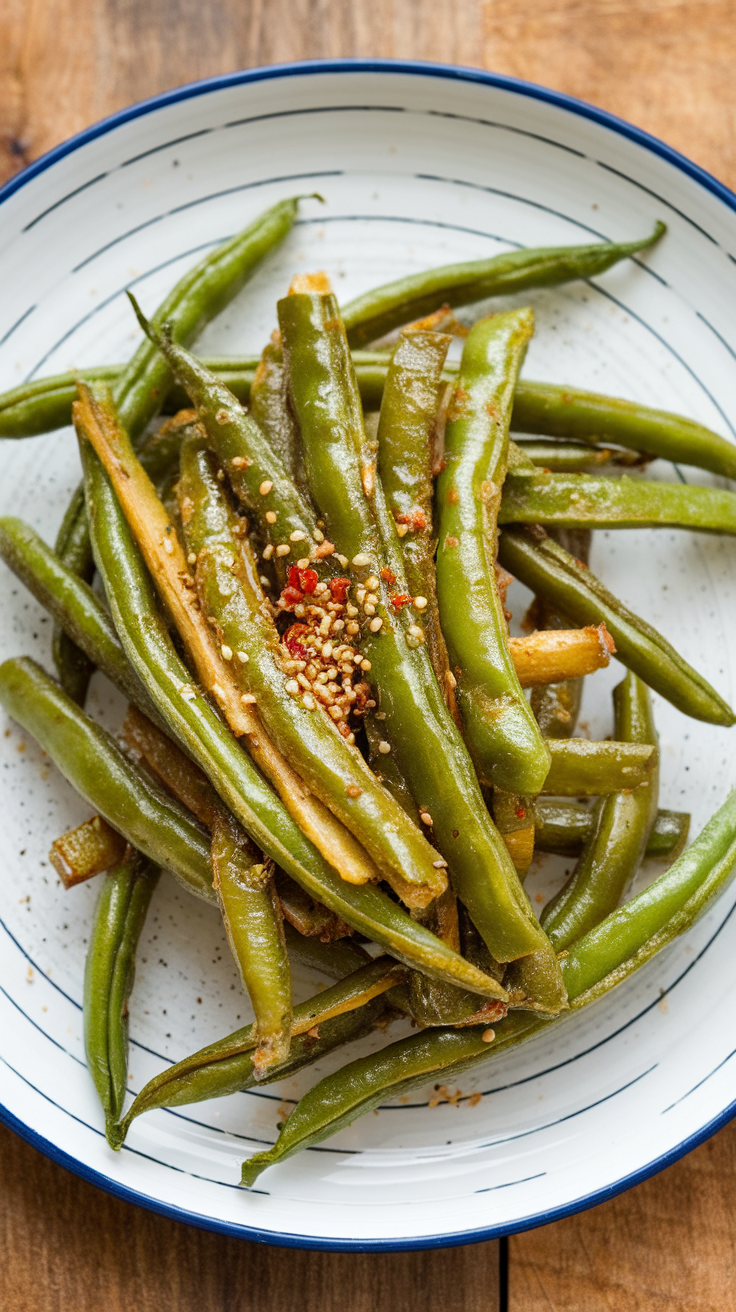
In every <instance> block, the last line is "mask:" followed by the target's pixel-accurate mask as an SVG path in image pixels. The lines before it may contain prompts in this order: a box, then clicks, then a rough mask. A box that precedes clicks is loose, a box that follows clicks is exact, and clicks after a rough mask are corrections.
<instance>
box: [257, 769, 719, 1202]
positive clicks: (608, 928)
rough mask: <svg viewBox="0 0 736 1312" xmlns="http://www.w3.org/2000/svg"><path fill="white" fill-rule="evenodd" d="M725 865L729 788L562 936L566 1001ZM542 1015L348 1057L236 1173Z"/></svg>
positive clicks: (709, 895) (621, 963)
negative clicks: (629, 894)
mask: <svg viewBox="0 0 736 1312" xmlns="http://www.w3.org/2000/svg"><path fill="white" fill-rule="evenodd" d="M735 868H736V790H734V791H733V792H731V793H730V795H729V797H728V798H727V800H726V802H725V803H724V805H723V806H722V807H721V808H720V810H719V811H718V812H717V813H716V815H715V816H714V817H713V818H712V820H710V821H709V823H708V824H707V825H706V827H705V829H704V830H703V831H702V833H701V834H700V836H699V838H697V839H696V841H695V843H693V844H692V846H691V847H690V848H688V850H687V851H686V852H684V853H683V855H682V856H681V857H680V858H679V859H678V861H677V862H676V863H675V864H674V865H673V866H672V867H671V868H670V870H668V871H667V872H666V874H664V875H662V876H660V878H659V879H658V880H656V881H655V883H654V884H651V885H650V887H649V888H648V889H646V890H645V891H644V893H641V894H639V896H638V897H636V898H633V899H632V900H631V901H630V902H628V903H627V904H626V905H625V906H624V907H621V908H620V909H619V910H618V911H615V912H614V913H613V914H612V915H610V916H608V917H607V918H606V919H605V920H604V921H603V922H602V923H601V924H600V925H599V926H597V928H596V929H594V930H592V931H591V932H590V933H589V934H586V935H585V936H584V937H583V938H582V939H580V940H579V942H578V943H576V944H573V945H572V947H571V948H570V950H569V952H568V955H567V956H566V957H565V958H563V961H562V971H563V975H564V978H565V982H566V984H567V987H568V991H569V996H570V1001H571V1005H572V1006H573V1007H575V1008H580V1007H583V1006H586V1005H587V1004H588V1003H590V1002H592V1001H594V1000H595V999H596V998H598V997H601V996H602V995H603V994H605V993H606V992H608V991H609V990H610V989H611V988H613V987H615V985H616V984H618V983H620V982H621V980H622V979H624V978H625V977H626V976H627V975H628V974H631V973H632V972H633V971H634V970H636V969H637V968H638V967H639V966H640V965H642V964H643V963H644V962H645V961H647V960H649V958H650V957H651V956H652V955H653V954H654V953H655V952H657V951H659V950H660V948H662V947H664V946H665V945H666V944H667V943H670V942H672V940H673V939H674V938H676V937H677V936H678V935H679V934H682V933H684V932H685V931H686V930H687V929H689V928H690V926H691V925H692V924H693V923H694V922H695V920H696V919H697V918H698V917H699V916H700V915H702V914H703V913H704V912H705V911H706V910H707V909H708V908H709V907H710V906H711V905H712V904H713V902H714V900H715V899H716V897H718V896H719V895H720V894H721V893H722V892H723V891H724V889H725V888H726V887H727V885H728V883H729V882H730V880H731V879H732V878H733V874H734V869H735ZM550 1024H554V1021H550V1020H549V1019H542V1018H541V1017H538V1016H533V1015H531V1014H528V1013H518V1012H517V1013H513V1014H510V1015H508V1016H507V1017H506V1018H505V1019H504V1020H502V1021H500V1022H499V1023H498V1024H497V1025H496V1026H495V1027H494V1030H485V1029H483V1028H482V1027H479V1028H473V1029H468V1030H462V1029H461V1030H453V1029H438V1030H429V1031H425V1032H424V1033H422V1034H419V1035H411V1036H410V1037H409V1038H406V1039H399V1041H398V1042H396V1043H392V1044H390V1045H389V1047H387V1048H384V1049H382V1050H381V1051H380V1052H378V1053H375V1054H371V1055H370V1056H368V1057H362V1058H359V1059H358V1060H357V1061H353V1062H350V1063H349V1065H347V1066H344V1067H343V1068H342V1069H341V1070H339V1071H336V1072H335V1073H334V1074H333V1075H328V1076H326V1077H325V1078H324V1079H323V1080H320V1081H319V1083H318V1084H316V1085H315V1086H314V1087H313V1088H312V1089H310V1090H309V1092H308V1093H306V1094H305V1095H304V1097H303V1098H302V1099H301V1101H300V1102H299V1103H298V1104H297V1106H296V1107H295V1108H294V1110H293V1112H292V1113H291V1115H290V1116H289V1118H288V1120H287V1121H286V1124H285V1125H284V1126H283V1128H282V1130H281V1132H280V1134H279V1137H278V1139H277V1141H276V1143H275V1144H274V1146H273V1148H270V1149H269V1150H268V1151H266V1152H262V1153H256V1154H255V1155H254V1156H252V1157H250V1158H248V1160H247V1161H246V1162H245V1163H244V1165H243V1171H242V1183H243V1184H245V1185H249V1186H252V1185H253V1184H254V1183H255V1181H256V1180H257V1179H258V1176H259V1175H260V1174H261V1172H262V1171H263V1170H265V1168H266V1167H268V1166H272V1165H275V1164H276V1163H277V1162H281V1161H284V1160H285V1158H287V1157H290V1156H291V1155H292V1154H293V1153H295V1152H299V1151H300V1150H301V1149H302V1148H307V1147H309V1146H311V1145H312V1144H316V1143H321V1142H323V1141H324V1140H325V1139H327V1138H328V1137H329V1136H330V1135H332V1134H335V1133H336V1132H337V1131H338V1130H340V1129H343V1128H345V1127H346V1126H348V1125H350V1124H352V1122H353V1121H354V1120H356V1119H357V1118H358V1117H359V1116H363V1115H365V1114H366V1113H367V1112H370V1111H373V1110H374V1109H376V1108H378V1107H379V1106H380V1105H381V1104H382V1103H383V1102H385V1101H386V1100H387V1099H389V1098H398V1097H402V1096H404V1095H406V1094H408V1093H411V1092H412V1091H413V1090H414V1089H418V1088H422V1087H424V1086H425V1085H427V1084H428V1083H430V1082H435V1081H436V1080H437V1079H439V1078H441V1079H442V1081H443V1082H445V1083H448V1084H450V1083H454V1082H455V1081H456V1080H457V1078H458V1077H459V1076H460V1075H462V1074H463V1073H464V1072H465V1071H468V1070H471V1069H473V1068H474V1067H475V1066H477V1065H480V1064H481V1063H482V1062H484V1061H487V1060H488V1058H489V1057H492V1056H494V1055H496V1054H498V1053H501V1052H504V1051H505V1050H506V1049H508V1048H509V1047H510V1046H513V1045H515V1044H517V1043H519V1042H521V1041H522V1040H524V1039H526V1038H529V1037H531V1036H532V1035H533V1034H535V1033H538V1032H539V1031H540V1030H541V1029H542V1028H543V1027H544V1026H547V1025H550Z"/></svg>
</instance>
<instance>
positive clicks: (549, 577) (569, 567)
mask: <svg viewBox="0 0 736 1312" xmlns="http://www.w3.org/2000/svg"><path fill="white" fill-rule="evenodd" d="M499 559H500V561H501V564H502V565H503V567H504V569H507V570H509V571H510V572H511V573H512V574H513V575H514V576H515V577H516V578H518V579H519V580H520V581H521V582H522V583H525V584H526V586H527V587H528V588H531V589H532V591H533V592H534V593H536V595H537V596H540V597H543V598H544V600H545V601H547V602H549V603H550V604H551V605H552V606H554V607H555V608H557V609H559V610H560V611H562V612H563V614H564V615H567V616H569V618H570V619H571V620H572V621H573V622H574V623H576V624H600V623H601V622H604V623H605V625H606V627H607V629H608V631H609V633H610V634H611V637H612V638H613V640H614V642H615V644H616V658H617V659H618V660H620V661H621V663H622V664H623V665H626V666H627V667H628V668H629V669H630V670H633V672H634V674H638V676H639V678H640V679H642V680H643V682H644V683H646V684H648V686H649V687H650V688H652V689H653V690H654V691H655V692H658V693H660V694H661V695H662V696H663V697H665V698H666V699H667V701H670V702H672V704H673V705H674V706H676V707H677V708H678V710H681V711H683V712H684V714H685V715H691V716H693V717H694V719H696V720H706V721H707V722H708V723H710V724H722V725H731V724H734V723H736V716H734V713H733V711H732V710H731V708H730V706H728V705H727V703H726V702H725V701H724V700H723V698H722V697H719V695H718V693H717V692H716V691H715V690H714V689H713V688H712V687H711V686H710V684H709V683H708V682H707V680H706V679H704V678H703V677H702V675H700V674H698V673H697V671H696V670H694V669H693V668H692V666H691V665H688V663H687V661H685V660H683V658H682V657H681V656H680V655H679V654H678V653H677V652H676V651H675V649H674V647H672V646H671V645H670V643H669V642H667V640H666V639H665V638H663V637H662V635H661V633H658V632H657V630H656V629H654V628H652V626H651V625H650V624H647V623H646V622H645V621H644V620H641V619H639V617H638V616H637V615H634V614H633V613H632V611H630V610H628V609H627V608H626V607H625V606H624V605H623V603H622V602H620V601H619V600H618V598H617V597H614V596H613V594H612V593H610V592H609V591H608V589H607V588H606V587H605V586H604V584H602V583H601V582H600V580H599V579H597V578H596V577H595V575H594V574H593V573H592V572H591V571H590V570H589V569H587V568H586V567H585V566H584V565H581V564H580V562H579V561H577V560H575V558H574V557H573V556H571V555H570V553H569V552H568V551H565V549H564V547H561V546H560V545H559V544H558V543H556V542H553V541H552V539H551V538H548V537H547V535H546V534H545V533H544V530H543V529H526V530H525V529H505V530H504V532H503V533H502V534H501V537H500V543H499Z"/></svg>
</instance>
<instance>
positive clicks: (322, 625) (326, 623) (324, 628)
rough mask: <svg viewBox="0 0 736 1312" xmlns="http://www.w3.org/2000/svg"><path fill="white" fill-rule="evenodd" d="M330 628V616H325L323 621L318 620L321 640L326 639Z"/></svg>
mask: <svg viewBox="0 0 736 1312" xmlns="http://www.w3.org/2000/svg"><path fill="white" fill-rule="evenodd" d="M331 628H332V616H331V615H325V617H324V619H322V620H320V622H319V631H320V633H321V634H322V637H323V638H326V637H327V634H328V633H329V631H330V629H331Z"/></svg>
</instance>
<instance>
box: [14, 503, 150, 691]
mask: <svg viewBox="0 0 736 1312" xmlns="http://www.w3.org/2000/svg"><path fill="white" fill-rule="evenodd" d="M0 557H2V559H3V560H4V561H5V563H6V565H8V566H9V567H10V569H12V571H13V573H14V574H16V575H17V577H18V578H19V579H20V580H21V582H23V583H24V584H25V585H26V587H27V588H28V589H29V591H30V592H32V593H33V596H34V597H35V598H36V600H37V601H39V602H40V603H41V605H42V606H44V607H45V608H46V610H48V611H49V613H50V614H51V615H53V617H54V620H55V621H56V623H57V624H59V625H60V626H61V627H62V628H63V630H64V632H65V633H68V634H69V636H70V637H71V638H72V639H73V640H74V642H75V643H76V645H77V646H78V647H79V648H80V649H81V650H82V651H83V652H84V653H85V655H86V656H87V657H88V658H89V660H90V661H91V662H92V664H93V665H96V666H98V667H99V668H100V669H101V670H103V671H104V673H105V674H106V675H107V677H108V678H109V679H110V680H111V682H112V683H114V684H115V686H116V688H119V689H120V691H121V692H122V694H123V696H124V697H127V699H128V701H132V702H134V703H135V705H136V706H138V707H140V709H141V710H142V711H144V712H145V714H146V715H149V716H155V715H157V712H156V710H155V708H154V706H153V704H152V702H151V700H150V698H149V696H148V694H147V692H146V690H145V688H144V687H143V685H142V684H141V683H140V681H139V679H138V678H137V677H136V675H135V674H134V673H133V670H132V669H131V667H130V665H129V664H128V660H127V657H126V655H125V653H124V651H123V649H122V647H121V645H120V640H119V638H118V635H117V633H116V632H115V626H114V625H113V623H112V620H111V619H110V616H109V614H108V612H107V611H106V610H105V608H104V606H103V605H102V603H101V601H100V599H99V597H98V596H97V594H96V593H95V592H94V591H93V590H92V588H91V587H90V586H89V584H88V583H85V582H84V580H83V579H80V578H79V576H78V575H77V574H75V573H74V571H73V570H71V569H70V568H69V567H68V566H67V565H65V564H64V563H63V561H62V560H60V559H59V557H58V556H57V555H56V553H55V552H54V551H52V550H51V548H50V547H47V545H46V543H45V542H44V541H43V539H42V538H40V537H39V536H38V534H37V533H36V532H35V530H34V529H32V528H31V527H30V525H29V524H26V523H24V522H23V520H22V519H13V518H11V517H6V518H4V519H0ZM73 700H75V701H76V698H74V699H73Z"/></svg>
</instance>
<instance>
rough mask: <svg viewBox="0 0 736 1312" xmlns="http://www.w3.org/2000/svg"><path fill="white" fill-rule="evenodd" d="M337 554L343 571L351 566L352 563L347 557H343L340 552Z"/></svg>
mask: <svg viewBox="0 0 736 1312" xmlns="http://www.w3.org/2000/svg"><path fill="white" fill-rule="evenodd" d="M335 554H336V556H337V559H338V560H339V562H340V564H341V565H342V567H343V569H345V568H346V567H347V566H348V565H349V564H350V561H349V560H348V558H347V556H341V555H340V553H339V552H336V553H335Z"/></svg>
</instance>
